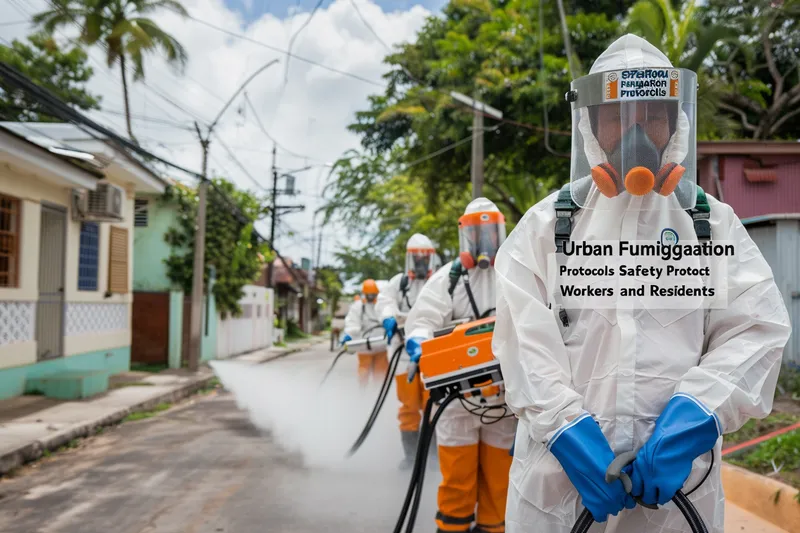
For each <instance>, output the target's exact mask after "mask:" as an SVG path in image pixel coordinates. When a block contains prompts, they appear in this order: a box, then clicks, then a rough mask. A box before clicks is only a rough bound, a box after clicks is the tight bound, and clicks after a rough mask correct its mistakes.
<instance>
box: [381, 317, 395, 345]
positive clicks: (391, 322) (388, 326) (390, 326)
mask: <svg viewBox="0 0 800 533" xmlns="http://www.w3.org/2000/svg"><path fill="white" fill-rule="evenodd" d="M383 329H384V330H386V342H392V336H393V335H394V332H395V331H397V320H395V318H394V317H393V316H390V317H389V318H384V319H383Z"/></svg>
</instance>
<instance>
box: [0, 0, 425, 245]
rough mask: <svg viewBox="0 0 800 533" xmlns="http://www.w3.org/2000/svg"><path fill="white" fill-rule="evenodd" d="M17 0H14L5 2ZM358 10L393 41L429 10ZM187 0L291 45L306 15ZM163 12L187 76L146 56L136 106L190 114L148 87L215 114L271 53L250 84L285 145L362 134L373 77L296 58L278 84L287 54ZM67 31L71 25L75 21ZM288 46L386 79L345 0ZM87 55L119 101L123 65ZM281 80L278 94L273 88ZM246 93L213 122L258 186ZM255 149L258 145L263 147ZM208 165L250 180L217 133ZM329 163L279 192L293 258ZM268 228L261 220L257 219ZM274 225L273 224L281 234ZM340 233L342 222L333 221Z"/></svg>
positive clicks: (193, 9) (162, 136)
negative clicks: (355, 128)
mask: <svg viewBox="0 0 800 533" xmlns="http://www.w3.org/2000/svg"><path fill="white" fill-rule="evenodd" d="M9 1H12V2H14V3H11V4H10V3H9ZM356 1H357V2H358V3H359V8H360V9H361V12H362V13H363V15H364V17H366V19H367V20H368V21H369V22H370V23H371V24H372V26H373V28H374V29H375V31H376V32H377V33H378V35H380V36H381V39H382V40H383V41H384V42H385V43H387V44H389V45H390V46H392V45H393V44H396V43H400V42H404V41H409V40H412V39H413V37H414V35H415V33H416V32H417V31H418V30H419V29H420V28H421V26H422V24H423V23H424V20H425V18H426V17H427V16H429V15H430V12H429V11H427V10H426V9H425V8H423V7H421V6H419V5H417V6H414V7H411V8H409V9H407V10H405V11H394V12H390V13H387V12H384V11H383V10H382V9H381V8H380V7H379V6H377V5H376V4H374V3H372V2H371V1H370V0H356ZM184 5H185V6H186V8H187V9H188V11H189V12H190V13H191V14H192V16H194V17H196V18H198V19H200V20H205V21H208V22H210V23H213V24H214V25H217V26H220V27H223V28H225V29H226V30H228V31H231V32H234V33H240V34H244V35H246V36H247V37H249V38H251V39H255V40H257V41H261V42H264V43H267V44H269V45H272V46H275V47H277V48H280V49H286V47H287V46H288V43H289V39H290V38H291V34H292V32H293V31H296V29H297V28H300V26H301V25H302V24H303V22H304V21H305V20H306V19H307V18H308V16H309V13H307V12H305V13H295V14H292V15H289V16H287V17H286V18H284V19H279V18H276V17H275V16H274V15H271V14H265V15H263V16H262V17H261V18H259V19H258V20H256V21H254V22H251V23H246V22H245V20H244V18H243V17H242V16H241V15H240V14H239V13H236V12H234V11H231V10H230V9H228V8H227V7H226V6H225V4H224V3H223V1H222V0H185V1H184ZM45 6H47V3H46V2H45V1H44V0H31V1H26V2H25V3H22V2H19V0H2V1H0V20H19V19H20V18H22V14H21V13H20V10H21V9H22V8H24V9H25V10H27V12H28V13H35V12H38V11H40V10H41V9H44V7H45ZM157 19H158V22H159V23H160V24H161V25H162V27H163V28H165V29H166V30H167V31H169V32H170V33H171V34H172V35H174V36H175V37H176V38H177V39H178V40H179V41H180V42H181V43H182V44H183V45H184V46H185V47H186V49H187V50H188V51H189V53H190V61H189V64H188V65H187V68H186V72H185V74H186V75H185V76H184V77H180V76H176V75H175V74H174V73H173V72H172V69H170V68H169V67H168V66H167V65H166V64H165V62H164V61H163V60H162V59H160V58H151V59H149V60H148V62H147V64H146V75H147V78H146V83H147V85H149V86H150V87H151V88H152V89H148V88H146V87H145V86H143V85H142V84H140V83H133V84H131V104H132V110H133V112H134V113H135V114H138V115H144V116H147V117H151V118H159V119H165V120H170V121H173V120H174V121H178V122H181V123H184V124H185V126H186V127H187V128H189V127H190V126H191V122H192V120H194V119H193V118H192V117H190V116H188V115H187V114H185V113H183V112H181V111H179V110H178V109H176V108H175V107H173V106H171V105H170V104H168V103H167V102H165V101H164V100H163V99H161V98H160V97H158V96H157V95H156V93H155V92H154V91H159V92H162V93H165V94H168V95H169V97H170V98H171V99H172V100H174V101H175V102H176V103H178V104H179V105H180V106H181V107H183V108H185V109H187V110H189V111H191V112H192V113H194V114H196V115H197V116H198V117H199V119H201V120H202V121H206V122H207V121H210V120H211V119H212V118H213V117H214V116H215V115H216V114H217V113H218V112H219V110H220V109H221V107H222V104H223V102H224V101H225V100H227V99H228V98H229V97H230V95H231V94H233V92H234V91H236V89H237V88H238V87H239V86H240V84H241V83H242V82H243V81H244V80H245V79H246V78H247V77H248V76H249V75H250V74H251V73H252V72H254V71H255V70H256V69H258V68H259V67H260V66H262V65H264V64H265V63H267V62H268V61H270V60H272V59H279V60H280V64H279V65H275V66H273V67H270V68H269V69H268V70H267V71H265V72H263V73H262V74H260V75H259V76H258V77H257V78H256V79H255V80H254V81H253V82H252V83H250V84H249V85H248V88H247V93H248V95H249V97H250V99H251V101H252V102H253V104H254V106H255V108H256V110H257V111H258V113H259V116H260V118H261V120H262V122H263V123H264V125H265V126H266V127H267V129H268V130H269V132H270V133H271V134H272V135H273V136H274V137H275V138H276V139H277V140H278V142H279V143H280V144H281V145H282V146H283V147H285V148H286V149H287V150H290V151H292V152H296V153H298V154H305V155H307V156H309V157H311V158H313V159H314V160H313V161H309V163H317V162H319V161H334V160H335V159H336V158H337V157H338V156H340V155H341V154H342V153H343V152H344V151H345V150H347V149H350V148H356V147H357V146H358V138H357V137H356V136H355V135H353V134H351V133H350V132H348V131H347V130H346V126H347V125H348V124H349V123H351V122H352V121H353V118H354V113H355V111H357V110H360V109H364V108H365V107H366V98H367V96H368V95H370V94H374V93H377V92H380V91H381V88H380V87H377V86H374V85H369V84H367V83H364V82H362V81H358V80H355V79H353V78H350V77H347V76H343V75H341V74H337V73H335V72H331V71H329V70H325V69H322V68H320V67H316V66H313V65H310V64H308V63H305V62H302V61H299V60H297V59H292V60H291V63H290V68H289V77H288V84H287V85H286V87H285V90H283V91H282V85H283V80H284V70H285V68H286V56H285V54H282V53H279V52H275V51H272V50H268V49H266V48H264V47H261V46H259V45H256V44H253V43H249V42H246V41H242V40H240V39H236V38H232V37H230V36H227V35H225V34H223V33H220V32H218V31H216V30H213V29H211V28H209V27H207V26H204V25H202V24H199V23H197V22H194V21H192V20H183V19H181V18H180V17H179V16H178V15H176V14H174V13H171V12H163V13H159V14H158V15H157ZM27 33H28V28H26V27H25V26H24V25H22V26H6V27H0V35H2V37H3V38H4V39H6V40H11V39H12V38H15V37H17V38H18V37H23V36H24V35H25V34H27ZM62 33H63V34H71V35H74V31H64V32H62ZM292 51H293V53H295V54H297V55H298V56H302V57H304V58H308V59H311V60H314V61H317V62H319V63H322V64H325V65H327V66H330V67H333V68H336V69H339V70H342V71H347V72H351V73H353V74H356V75H358V76H360V77H363V78H366V79H368V80H374V81H377V82H381V81H382V74H384V73H385V71H386V67H385V65H383V64H382V61H383V58H384V56H385V55H386V49H385V48H384V46H383V45H382V44H381V43H380V42H379V41H378V40H377V39H376V38H375V36H374V35H373V34H372V33H371V32H370V31H369V30H368V29H367V28H366V27H365V26H364V24H363V22H362V21H361V20H360V19H359V18H358V16H357V14H356V13H355V10H354V8H353V6H352V5H351V3H350V0H335V1H334V2H333V3H332V4H330V5H329V6H328V7H327V8H325V9H320V10H318V11H317V13H316V15H315V16H314V18H313V19H312V20H311V22H310V23H309V24H308V26H307V27H305V28H304V29H303V31H302V33H301V34H300V36H299V37H298V38H297V39H296V40H295V42H294V47H293V50H292ZM91 56H92V59H93V63H92V65H93V66H94V67H95V71H96V74H95V76H94V78H93V80H92V81H91V83H90V88H91V90H92V91H94V92H96V93H99V94H102V95H103V107H104V108H105V109H109V110H113V111H122V109H123V104H122V89H121V85H120V82H119V69H118V68H115V69H113V70H109V69H108V68H107V67H106V66H105V58H104V54H103V51H102V50H101V49H98V48H95V49H93V50H92V51H91ZM281 92H283V94H282V96H281V97H280V100H278V98H279V95H280V94H281ZM242 103H243V100H241V99H239V100H237V101H236V102H235V103H234V105H232V106H231V108H230V109H228V110H227V111H226V113H225V115H224V117H223V119H222V120H221V121H220V123H219V125H218V126H217V129H216V133H217V134H218V135H219V136H221V138H222V139H223V141H224V142H225V143H226V144H227V145H228V146H229V147H230V148H232V149H233V151H234V152H235V153H236V156H237V157H238V159H239V160H240V161H241V162H242V163H243V164H244V165H245V167H246V168H247V169H248V171H249V172H250V174H251V175H253V176H254V177H255V178H256V179H257V180H258V181H259V182H260V183H261V184H262V185H263V186H264V187H270V186H271V179H270V166H271V163H272V156H271V153H270V152H271V149H272V143H271V142H270V141H269V140H268V139H267V138H265V136H264V135H263V134H262V133H261V132H260V130H259V128H258V126H257V125H256V121H255V120H254V119H253V117H252V116H251V115H252V113H251V111H250V110H249V109H247V110H245V112H244V115H243V116H242V115H240V114H238V113H237V108H239V107H240V106H241V104H242ZM94 116H95V117H96V118H98V119H100V120H102V121H103V123H105V124H109V125H112V126H113V127H114V128H115V129H117V130H118V131H119V132H124V131H125V126H124V119H122V117H120V116H116V115H112V114H104V113H98V114H95V115H94ZM134 133H135V134H136V135H137V137H139V139H140V141H143V143H144V144H145V146H147V147H148V148H150V149H152V150H153V151H155V152H157V153H159V154H160V155H162V156H165V157H168V158H170V159H173V160H174V161H176V162H177V163H179V164H182V165H184V166H186V167H188V168H191V169H198V170H199V169H200V166H201V150H200V147H199V143H198V142H197V140H196V137H195V136H194V135H193V133H192V132H191V131H188V130H181V129H178V128H174V127H170V126H164V125H157V124H148V123H146V122H142V121H134ZM259 150H261V151H259ZM305 163H306V162H305V161H304V160H303V159H301V158H298V157H296V156H293V155H290V154H288V153H286V152H285V151H282V150H279V151H278V166H279V167H282V168H283V169H287V170H288V169H295V168H300V167H303V166H304V165H305ZM209 168H210V169H212V170H214V171H219V172H225V173H226V174H227V175H231V176H232V177H233V179H234V181H235V182H236V183H237V184H238V185H240V186H242V187H245V188H250V189H255V186H254V185H253V183H252V182H251V181H250V180H249V179H248V178H247V177H245V176H244V174H243V172H242V171H240V170H239V169H238V168H237V167H236V165H235V163H234V162H232V161H231V160H230V159H229V157H228V155H227V153H226V152H225V151H224V149H223V148H222V146H220V144H219V143H218V142H215V140H214V139H212V144H211V160H210V162H209ZM326 174H327V169H321V168H315V169H313V170H311V171H307V172H304V173H301V174H298V180H297V188H298V189H299V190H301V191H302V192H303V193H304V195H305V196H297V197H294V198H291V197H283V198H282V200H281V201H282V202H284V203H289V204H298V203H304V204H306V206H307V208H306V211H305V212H304V213H300V214H293V215H289V216H286V217H284V218H283V221H284V224H283V228H282V230H283V231H282V232H285V231H286V230H287V228H291V229H293V230H296V231H298V232H299V233H300V235H299V237H295V238H293V239H290V238H288V237H282V238H280V239H278V240H277V247H278V249H279V250H280V251H281V253H283V254H285V255H290V256H292V257H294V258H296V259H297V260H299V259H300V257H302V256H309V255H310V253H311V244H310V236H311V235H310V228H311V223H312V213H313V210H314V209H315V208H316V207H318V206H319V205H320V200H319V198H318V195H319V194H320V190H319V189H318V188H317V185H318V183H319V184H320V186H319V187H320V189H321V183H320V182H321V181H324V177H325V175H326ZM259 230H260V231H261V232H262V234H264V235H265V236H268V231H269V226H268V225H267V224H265V225H262V226H260V227H259ZM325 232H326V234H327V235H326V236H327V238H326V239H325V240H324V241H323V246H324V248H325V252H324V253H323V258H325V257H327V258H330V253H331V252H332V251H333V249H334V247H335V245H336V235H335V234H334V233H335V232H334V229H333V228H326V230H325ZM280 233H281V232H279V234H280ZM340 233H341V232H340Z"/></svg>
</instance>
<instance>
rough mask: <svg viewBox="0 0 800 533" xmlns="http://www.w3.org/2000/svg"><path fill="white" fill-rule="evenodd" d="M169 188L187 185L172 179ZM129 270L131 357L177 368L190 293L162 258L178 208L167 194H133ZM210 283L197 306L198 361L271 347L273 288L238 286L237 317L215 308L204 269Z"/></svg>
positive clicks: (184, 356) (185, 341) (185, 344)
mask: <svg viewBox="0 0 800 533" xmlns="http://www.w3.org/2000/svg"><path fill="white" fill-rule="evenodd" d="M172 186H173V187H186V185H182V184H179V183H173V184H172ZM135 202H136V222H135V226H136V227H135V231H134V257H135V258H137V260H135V261H134V269H133V290H134V301H133V302H134V303H133V354H134V355H133V358H134V359H133V360H134V361H137V362H142V363H151V364H153V363H155V364H162V365H168V366H169V367H170V368H180V367H181V366H182V365H183V363H184V362H188V360H189V331H190V317H191V294H184V292H183V289H182V288H181V287H178V286H176V285H175V284H174V283H172V281H171V280H170V279H169V277H168V276H167V266H166V263H165V261H166V259H167V258H169V256H170V255H171V254H172V252H173V250H172V249H171V247H170V245H169V244H167V241H166V239H165V237H166V234H167V232H168V231H169V230H170V228H172V227H174V226H175V225H176V224H178V223H179V216H181V215H180V212H179V210H178V205H177V203H176V201H175V200H172V199H171V197H170V196H169V195H155V194H151V193H143V194H139V195H137V197H136V200H135ZM208 274H209V275H208V279H209V280H210V287H207V288H206V294H205V295H204V299H203V305H202V313H203V316H202V321H201V322H202V330H201V335H202V341H201V350H200V361H201V362H202V361H208V360H210V359H221V358H227V357H233V356H236V355H240V354H243V353H248V352H252V351H255V350H260V349H262V348H267V347H269V346H271V345H272V330H273V323H272V322H273V321H272V309H273V305H274V302H273V297H272V294H273V291H272V290H271V289H267V288H265V287H258V286H256V285H253V284H248V285H245V286H244V287H242V295H241V298H240V299H239V306H240V307H241V309H242V314H241V315H240V316H237V317H234V316H228V317H224V318H223V317H222V316H221V315H220V313H218V312H217V304H216V299H215V298H214V294H213V286H214V283H215V282H216V279H215V278H216V275H215V271H214V268H213V267H211V268H209V273H208Z"/></svg>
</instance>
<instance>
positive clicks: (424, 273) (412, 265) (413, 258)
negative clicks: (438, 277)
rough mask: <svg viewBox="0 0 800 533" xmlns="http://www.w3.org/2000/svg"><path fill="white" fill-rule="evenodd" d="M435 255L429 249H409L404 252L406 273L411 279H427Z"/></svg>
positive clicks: (431, 270) (431, 269)
mask: <svg viewBox="0 0 800 533" xmlns="http://www.w3.org/2000/svg"><path fill="white" fill-rule="evenodd" d="M435 254H436V252H435V250H433V249H431V248H409V249H407V250H406V273H408V275H409V277H411V278H412V279H427V278H429V277H430V275H431V273H432V272H433V258H434V255H435Z"/></svg>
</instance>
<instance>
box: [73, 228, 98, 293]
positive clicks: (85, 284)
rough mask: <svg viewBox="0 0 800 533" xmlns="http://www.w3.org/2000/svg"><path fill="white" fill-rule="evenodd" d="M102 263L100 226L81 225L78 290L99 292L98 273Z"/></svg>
mask: <svg viewBox="0 0 800 533" xmlns="http://www.w3.org/2000/svg"><path fill="white" fill-rule="evenodd" d="M99 263H100V225H99V224H97V223H96V222H83V223H82V224H81V242H80V250H79V252H78V290H79V291H96V290H97V271H98V270H99Z"/></svg>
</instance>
